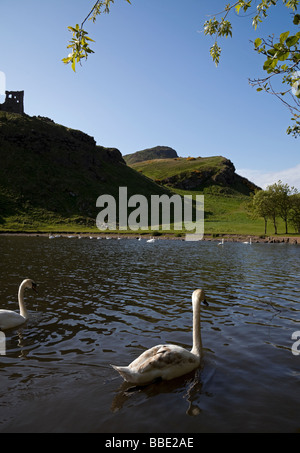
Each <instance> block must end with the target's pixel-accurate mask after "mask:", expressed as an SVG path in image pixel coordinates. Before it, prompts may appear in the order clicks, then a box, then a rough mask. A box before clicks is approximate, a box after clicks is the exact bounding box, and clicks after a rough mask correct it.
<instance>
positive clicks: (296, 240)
mask: <svg viewBox="0 0 300 453" xmlns="http://www.w3.org/2000/svg"><path fill="white" fill-rule="evenodd" d="M0 236H27V237H49V236H51V233H45V232H39V231H36V232H26V231H15V232H14V231H0ZM53 236H54V238H59V237H61V238H64V237H69V236H73V237H74V238H79V237H80V238H82V239H90V238H91V239H96V238H101V239H106V238H107V237H109V238H111V239H119V238H120V239H139V238H142V239H149V238H153V237H154V238H155V239H158V240H166V239H169V240H179V241H184V236H185V235H184V234H183V235H182V236H177V235H176V233H161V234H159V235H155V234H154V235H153V234H150V233H144V234H138V233H128V232H126V233H110V232H107V233H103V232H99V233H86V232H84V233H80V232H72V231H70V232H65V231H64V232H56V233H53ZM250 238H251V241H252V243H289V244H295V245H297V244H299V245H300V235H298V234H297V233H295V234H294V235H289V234H287V235H283V234H281V235H280V234H278V235H255V234H237V233H234V234H226V233H224V234H223V233H221V234H204V237H203V239H202V241H219V242H220V240H222V239H224V242H246V241H249V240H250Z"/></svg>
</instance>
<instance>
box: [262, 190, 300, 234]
mask: <svg viewBox="0 0 300 453" xmlns="http://www.w3.org/2000/svg"><path fill="white" fill-rule="evenodd" d="M267 189H268V191H269V192H270V194H271V196H273V197H274V200H275V202H276V208H277V212H278V215H279V216H280V217H281V218H282V220H283V221H284V223H285V233H286V234H287V232H288V219H289V212H290V209H291V195H292V194H293V193H295V190H296V189H295V188H294V187H292V188H290V187H289V185H288V184H283V183H282V181H278V182H277V183H275V184H272V185H271V186H268V188H267Z"/></svg>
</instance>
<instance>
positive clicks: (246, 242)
mask: <svg viewBox="0 0 300 453" xmlns="http://www.w3.org/2000/svg"><path fill="white" fill-rule="evenodd" d="M243 244H252V239H251V238H250V239H249V241H245V242H243Z"/></svg>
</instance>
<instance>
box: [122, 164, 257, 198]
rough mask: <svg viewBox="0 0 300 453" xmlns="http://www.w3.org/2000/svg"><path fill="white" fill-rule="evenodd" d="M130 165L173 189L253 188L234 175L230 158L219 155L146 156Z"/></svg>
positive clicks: (250, 190) (241, 191)
mask: <svg viewBox="0 0 300 453" xmlns="http://www.w3.org/2000/svg"><path fill="white" fill-rule="evenodd" d="M131 167H132V168H134V169H135V170H137V171H139V172H140V173H142V174H144V175H146V176H148V177H149V178H151V179H153V180H154V181H156V182H157V183H160V184H162V185H166V186H168V187H171V188H173V189H182V190H192V191H193V190H202V191H203V192H204V193H207V194H208V193H211V194H217V193H218V194H221V193H227V194H234V193H236V194H243V195H250V194H251V193H254V191H255V189H257V186H255V184H253V183H251V182H250V181H248V180H247V179H246V178H243V177H241V176H239V175H237V174H236V173H235V168H234V165H233V164H232V162H231V161H230V160H228V159H226V158H225V157H222V156H213V157H197V158H194V157H188V158H175V159H160V160H147V161H144V162H138V163H135V164H133V165H131Z"/></svg>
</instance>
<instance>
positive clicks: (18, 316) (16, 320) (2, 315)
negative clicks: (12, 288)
mask: <svg viewBox="0 0 300 453" xmlns="http://www.w3.org/2000/svg"><path fill="white" fill-rule="evenodd" d="M26 288H31V289H33V290H34V291H36V283H35V282H34V281H33V280H31V279H29V278H27V279H26V280H23V282H22V283H21V285H20V287H19V293H18V299H19V307H20V313H16V312H15V311H12V310H0V329H2V330H5V329H12V328H14V327H18V326H20V325H21V324H23V323H24V322H25V321H26V320H27V319H28V313H27V310H26V307H25V303H24V291H25V289H26Z"/></svg>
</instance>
